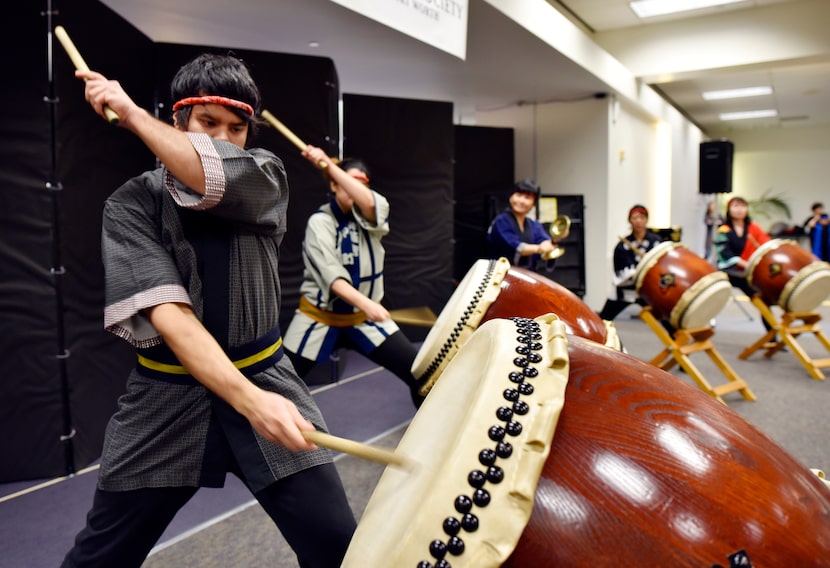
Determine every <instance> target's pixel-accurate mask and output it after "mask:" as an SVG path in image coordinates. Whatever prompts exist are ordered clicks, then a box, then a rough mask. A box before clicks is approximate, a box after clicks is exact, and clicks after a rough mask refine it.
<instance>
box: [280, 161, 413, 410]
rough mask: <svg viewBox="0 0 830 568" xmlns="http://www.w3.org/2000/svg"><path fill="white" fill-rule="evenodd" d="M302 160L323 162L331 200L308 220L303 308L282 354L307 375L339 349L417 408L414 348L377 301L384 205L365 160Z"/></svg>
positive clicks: (380, 285) (386, 222)
mask: <svg viewBox="0 0 830 568" xmlns="http://www.w3.org/2000/svg"><path fill="white" fill-rule="evenodd" d="M303 156H305V158H306V159H308V161H309V162H311V163H312V164H314V165H318V164H320V163H325V164H326V167H325V168H323V170H322V171H323V176H324V177H325V178H326V179H327V180H328V182H329V186H330V187H331V200H330V201H329V202H328V203H326V204H325V205H323V206H321V207H320V208H319V209H318V210H317V211H316V212H315V213H313V214H312V215H311V217H309V219H308V224H307V226H306V233H305V238H304V240H303V263H304V266H305V268H304V270H303V283H302V285H301V286H300V293H301V297H300V306H299V308H298V309H297V311H296V312H295V314H294V318H293V319H292V320H291V323H290V324H289V326H288V329H287V330H286V332H285V349H286V353H287V354H288V357H289V358H290V359H291V362H292V363H293V364H294V368H295V369H296V370H297V373H298V374H299V375H300V376H301V377H305V376H306V375H307V374H308V373H309V372H310V371H311V369H312V368H313V367H314V366H315V365H317V364H318V363H322V362H324V361H328V360H329V356H330V355H331V354H332V352H333V351H334V350H335V349H337V348H339V347H347V348H349V349H354V350H356V351H359V352H360V353H363V354H364V355H365V356H366V357H367V358H369V359H370V360H371V361H374V362H375V363H377V364H378V365H381V366H382V367H385V368H386V369H388V370H389V371H391V372H392V373H394V374H395V375H396V376H397V377H398V378H400V379H401V380H402V381H403V382H405V383H406V384H407V386H408V387H409V389H410V393H411V396H412V400H413V402H414V403H415V405H416V406H418V405H420V402H421V400H422V397H421V396H420V395H419V394H418V392H417V385H416V380H415V377H414V376H413V375H412V371H411V368H412V363H413V361H414V360H415V356H416V355H417V349H416V348H415V346H414V345H412V343H411V342H410V341H409V339H408V338H407V337H406V335H404V333H403V332H402V331H401V330H400V329H399V328H398V325H397V324H396V323H395V322H394V321H393V320H392V319H391V317H390V316H389V312H388V311H387V310H386V308H384V307H383V306H382V305H381V303H380V302H381V300H382V299H383V293H384V289H383V262H384V256H385V251H384V249H383V245H382V244H381V239H382V238H383V237H384V236H386V234H388V233H389V202H388V201H387V200H386V198H385V197H383V196H382V195H381V194H379V193H377V192H376V191H373V190H371V189H370V188H369V170H368V169H367V167H366V165H365V164H364V163H363V162H362V161H360V160H354V159H345V160H343V161H342V162H340V163H339V165H338V163H337V162H336V161H335V160H332V159H331V158H330V157H329V156H328V155H327V154H326V153H325V152H324V151H323V150H322V149H320V148H316V147H314V146H309V147H308V148H307V149H306V150H305V151H304V152H303Z"/></svg>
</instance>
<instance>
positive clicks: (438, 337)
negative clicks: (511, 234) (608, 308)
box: [412, 258, 620, 392]
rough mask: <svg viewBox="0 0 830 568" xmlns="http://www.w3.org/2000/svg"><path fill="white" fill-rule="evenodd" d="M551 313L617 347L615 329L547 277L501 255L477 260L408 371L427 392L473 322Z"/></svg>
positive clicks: (576, 329)
mask: <svg viewBox="0 0 830 568" xmlns="http://www.w3.org/2000/svg"><path fill="white" fill-rule="evenodd" d="M546 313H554V314H556V315H557V316H559V317H560V319H561V320H562V321H563V323H564V324H565V327H566V329H567V331H568V333H571V334H574V335H578V336H580V337H585V338H587V339H590V340H592V341H596V342H598V343H602V344H605V345H609V346H610V347H613V348H616V349H619V346H620V344H619V338H618V336H617V334H616V329H615V328H614V327H613V325H611V324H610V322H608V323H607V322H603V320H602V319H600V317H599V316H598V315H597V314H596V313H595V312H594V311H593V310H591V308H589V307H588V305H587V304H585V302H583V301H582V300H581V299H580V298H579V296H577V295H576V294H574V293H573V292H571V291H570V290H568V289H567V288H565V287H564V286H562V285H560V284H557V283H556V282H554V281H553V280H551V279H549V278H545V277H544V276H542V275H540V274H537V273H536V272H532V271H530V270H527V269H524V268H519V267H516V266H511V265H510V263H509V262H508V261H507V259H504V258H500V259H498V260H487V259H480V260H478V261H476V262H475V263H474V264H473V266H472V267H471V268H470V270H469V271H468V272H467V274H466V275H465V276H464V278H463V279H462V281H461V283H460V284H459V285H458V287H457V288H456V290H455V291H454V292H453V294H452V296H451V297H450V299H449V300H448V301H447V303H446V305H445V306H444V309H442V310H441V313H440V314H439V315H438V318H437V319H436V321H435V324H434V325H433V326H432V329H431V330H430V332H429V334H427V337H426V338H425V339H424V342H423V344H422V346H421V348H420V349H419V351H418V355H417V357H416V358H415V362H414V364H413V366H412V373H413V375H415V377H416V379H418V380H419V381H421V382H422V384H423V385H424V386H423V387H422V391H423V392H429V388H431V385H432V384H433V383H434V382H435V380H437V378H438V375H440V373H441V370H442V369H443V368H444V367H445V366H446V364H447V363H448V362H449V361H450V360H451V359H452V357H453V356H454V355H455V353H456V352H457V351H458V349H459V348H460V347H461V345H463V344H464V342H465V341H466V340H467V338H468V337H469V335H470V334H471V333H472V332H473V331H475V330H476V329H477V328H478V326H479V325H481V324H483V323H484V322H486V321H490V320H492V319H496V318H509V317H514V316H517V317H526V318H535V317H536V316H540V315H542V314H546Z"/></svg>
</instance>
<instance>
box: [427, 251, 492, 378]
mask: <svg viewBox="0 0 830 568" xmlns="http://www.w3.org/2000/svg"><path fill="white" fill-rule="evenodd" d="M496 262H497V261H495V260H490V262H489V263H488V264H487V270H486V272H485V273H484V277H483V278H482V280H481V282H480V283H479V285H478V288H477V289H476V291H475V294H473V297H472V299H471V300H470V303H469V304H467V307H466V309H465V310H464V313H463V314H462V315H461V317H460V318H458V321H457V322H456V324H455V327H454V328H453V329H452V331H451V332H450V335H449V337H448V338H447V340H446V341H445V342H444V344H443V345H442V346H441V349H439V350H438V353H437V354H436V355H435V358H434V359H433V360H432V362H431V363H430V364H429V367H427V370H426V371H424V374H423V375H422V376H421V377H420V378H419V380H420V381H421V383H427V382H429V380H430V378H431V377H432V375H433V374H434V373H435V372H436V371H437V370H438V368H439V367H440V366H441V364H442V363H443V362H444V359H445V358H446V357H447V356H448V355H449V354H450V351H451V350H452V348H453V347H454V346H455V345H457V343H458V336H459V335H460V334H461V332H462V331H463V329H464V326H465V325H467V321H468V320H469V319H470V316H472V315H473V312H474V311H475V309H476V306H478V303H479V301H480V300H481V297H482V296H484V292H485V291H486V290H487V288H488V287H489V286H490V285H491V284H492V283H493V272H494V271H495V268H496Z"/></svg>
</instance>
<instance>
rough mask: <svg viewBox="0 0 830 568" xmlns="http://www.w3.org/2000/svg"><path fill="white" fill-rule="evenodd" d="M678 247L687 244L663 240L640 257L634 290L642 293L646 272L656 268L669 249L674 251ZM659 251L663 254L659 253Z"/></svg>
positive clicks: (684, 246)
mask: <svg viewBox="0 0 830 568" xmlns="http://www.w3.org/2000/svg"><path fill="white" fill-rule="evenodd" d="M676 248H686V245H684V244H683V243H676V242H674V241H663V242H662V243H659V244H658V245H657V246H656V247H654V248H653V249H651V250H650V251H648V252H647V253H646V254H645V256H644V257H643V258H641V259H640V262H639V263H637V271H636V273H635V274H636V277H635V284H634V291H635V292H637V293H638V294H639V293H640V287H641V286H642V285H643V280H645V277H646V274H648V273H649V271H650V270H651V269H652V268H654V265H656V264H657V263H658V262H660V259H661V258H663V256H665V255H666V254H668V253H669V251H672V250H674V249H676ZM658 252H660V253H662V254H659V255H658V254H657V253H658Z"/></svg>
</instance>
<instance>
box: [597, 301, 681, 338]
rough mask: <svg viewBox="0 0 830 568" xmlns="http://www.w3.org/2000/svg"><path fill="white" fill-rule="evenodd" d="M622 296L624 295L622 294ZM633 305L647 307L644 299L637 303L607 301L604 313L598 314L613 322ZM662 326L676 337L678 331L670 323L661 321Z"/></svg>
mask: <svg viewBox="0 0 830 568" xmlns="http://www.w3.org/2000/svg"><path fill="white" fill-rule="evenodd" d="M620 296H622V294H621V293H620ZM631 304H637V305H638V306H647V305H648V304H646V302H645V301H644V300H643V299H642V298H637V301H636V302H626V301H625V300H611V299H609V300H606V301H605V305H604V306H602V311H601V312H600V313H599V314H598V315H599V317H600V319H603V320H607V321H613V320H614V318H615V317H617V316H618V315H620V312H622V311H623V310H624V309H626V308H627V307H628V306H630V305H631ZM660 324H661V325H662V326H663V329H665V330H666V331H667V332H669V335H671V336H674V332H675V331H677V330H676V329H675V328H674V326H673V325H672V324H670V323H669V322H668V320H660Z"/></svg>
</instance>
